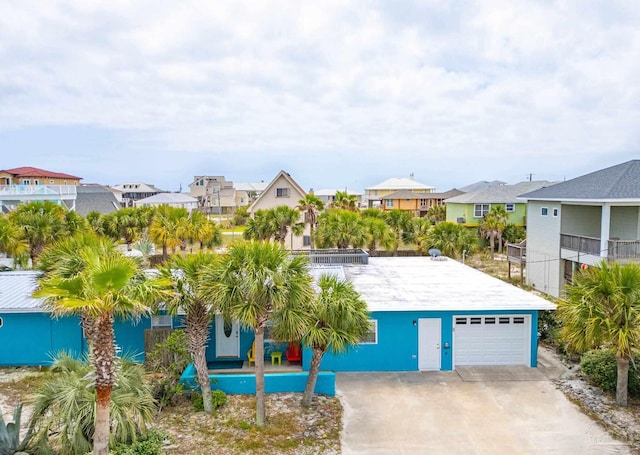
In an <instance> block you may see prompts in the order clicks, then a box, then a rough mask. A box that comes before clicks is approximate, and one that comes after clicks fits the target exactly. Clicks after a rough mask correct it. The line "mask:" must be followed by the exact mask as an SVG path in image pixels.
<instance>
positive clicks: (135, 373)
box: [29, 353, 156, 454]
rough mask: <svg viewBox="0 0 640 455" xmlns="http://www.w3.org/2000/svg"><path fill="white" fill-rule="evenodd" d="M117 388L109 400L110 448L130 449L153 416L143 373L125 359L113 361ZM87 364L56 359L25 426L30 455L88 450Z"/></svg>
mask: <svg viewBox="0 0 640 455" xmlns="http://www.w3.org/2000/svg"><path fill="white" fill-rule="evenodd" d="M116 363H117V365H118V382H117V384H116V385H115V387H114V388H113V393H112V395H111V408H112V409H113V412H112V415H113V418H112V423H111V428H112V432H111V436H112V439H113V442H115V443H120V444H130V443H132V442H134V441H135V440H136V438H137V437H138V436H139V435H140V434H142V433H144V432H145V431H146V430H147V428H148V425H149V424H150V423H151V422H152V421H153V417H154V414H155V411H156V406H155V402H154V399H153V394H152V392H151V387H150V385H149V382H148V381H146V380H145V373H146V372H145V370H144V367H143V366H142V365H140V364H137V363H133V362H132V361H131V360H128V359H126V358H123V359H119V358H118V359H116ZM91 373H92V372H91V364H90V362H89V359H88V358H84V359H75V358H72V357H70V356H68V355H67V354H64V353H61V354H59V355H58V356H57V357H56V358H55V359H54V361H53V365H52V367H51V375H50V376H49V378H48V379H47V381H46V382H45V383H44V384H43V385H42V386H41V387H39V388H38V389H37V391H36V393H35V394H34V396H33V405H34V409H33V413H32V417H31V421H30V422H29V431H30V432H31V435H32V437H31V438H30V442H29V448H30V449H35V451H34V452H31V453H58V454H76V453H87V452H89V451H90V450H91V446H92V442H93V435H94V431H95V430H94V422H95V410H96V408H95V402H96V390H95V388H94V387H93V386H92V384H91V381H92V374H91Z"/></svg>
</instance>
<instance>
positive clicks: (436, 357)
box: [418, 318, 442, 371]
mask: <svg viewBox="0 0 640 455" xmlns="http://www.w3.org/2000/svg"><path fill="white" fill-rule="evenodd" d="M441 330H442V325H441V319H439V318H424V319H418V369H419V370H420V371H425V370H440V341H441V340H442V334H441Z"/></svg>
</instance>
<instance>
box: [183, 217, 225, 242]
mask: <svg viewBox="0 0 640 455" xmlns="http://www.w3.org/2000/svg"><path fill="white" fill-rule="evenodd" d="M189 223H190V224H191V232H190V235H191V238H190V239H189V240H190V242H191V244H192V245H193V243H194V242H198V243H199V244H200V251H204V249H205V248H206V247H209V248H211V247H213V246H218V245H222V232H221V231H220V225H219V224H217V223H214V222H213V221H211V220H210V219H209V218H207V216H206V215H205V214H204V213H202V212H197V211H193V212H191V214H190V215H189Z"/></svg>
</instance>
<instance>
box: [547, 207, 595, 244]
mask: <svg viewBox="0 0 640 455" xmlns="http://www.w3.org/2000/svg"><path fill="white" fill-rule="evenodd" d="M549 216H551V213H549ZM601 218H602V207H599V206H591V205H571V204H562V224H561V230H558V232H561V233H563V234H571V235H580V236H584V237H594V238H600V224H601V222H600V220H601Z"/></svg>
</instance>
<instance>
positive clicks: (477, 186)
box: [460, 180, 507, 193]
mask: <svg viewBox="0 0 640 455" xmlns="http://www.w3.org/2000/svg"><path fill="white" fill-rule="evenodd" d="M506 184H507V182H503V181H501V180H492V181H490V182H487V181H486V180H481V181H479V182H476V183H472V184H470V185H467V186H463V187H461V188H460V191H462V192H464V193H472V192H474V191H478V190H484V189H485V188H487V187H489V186H493V185H506Z"/></svg>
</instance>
